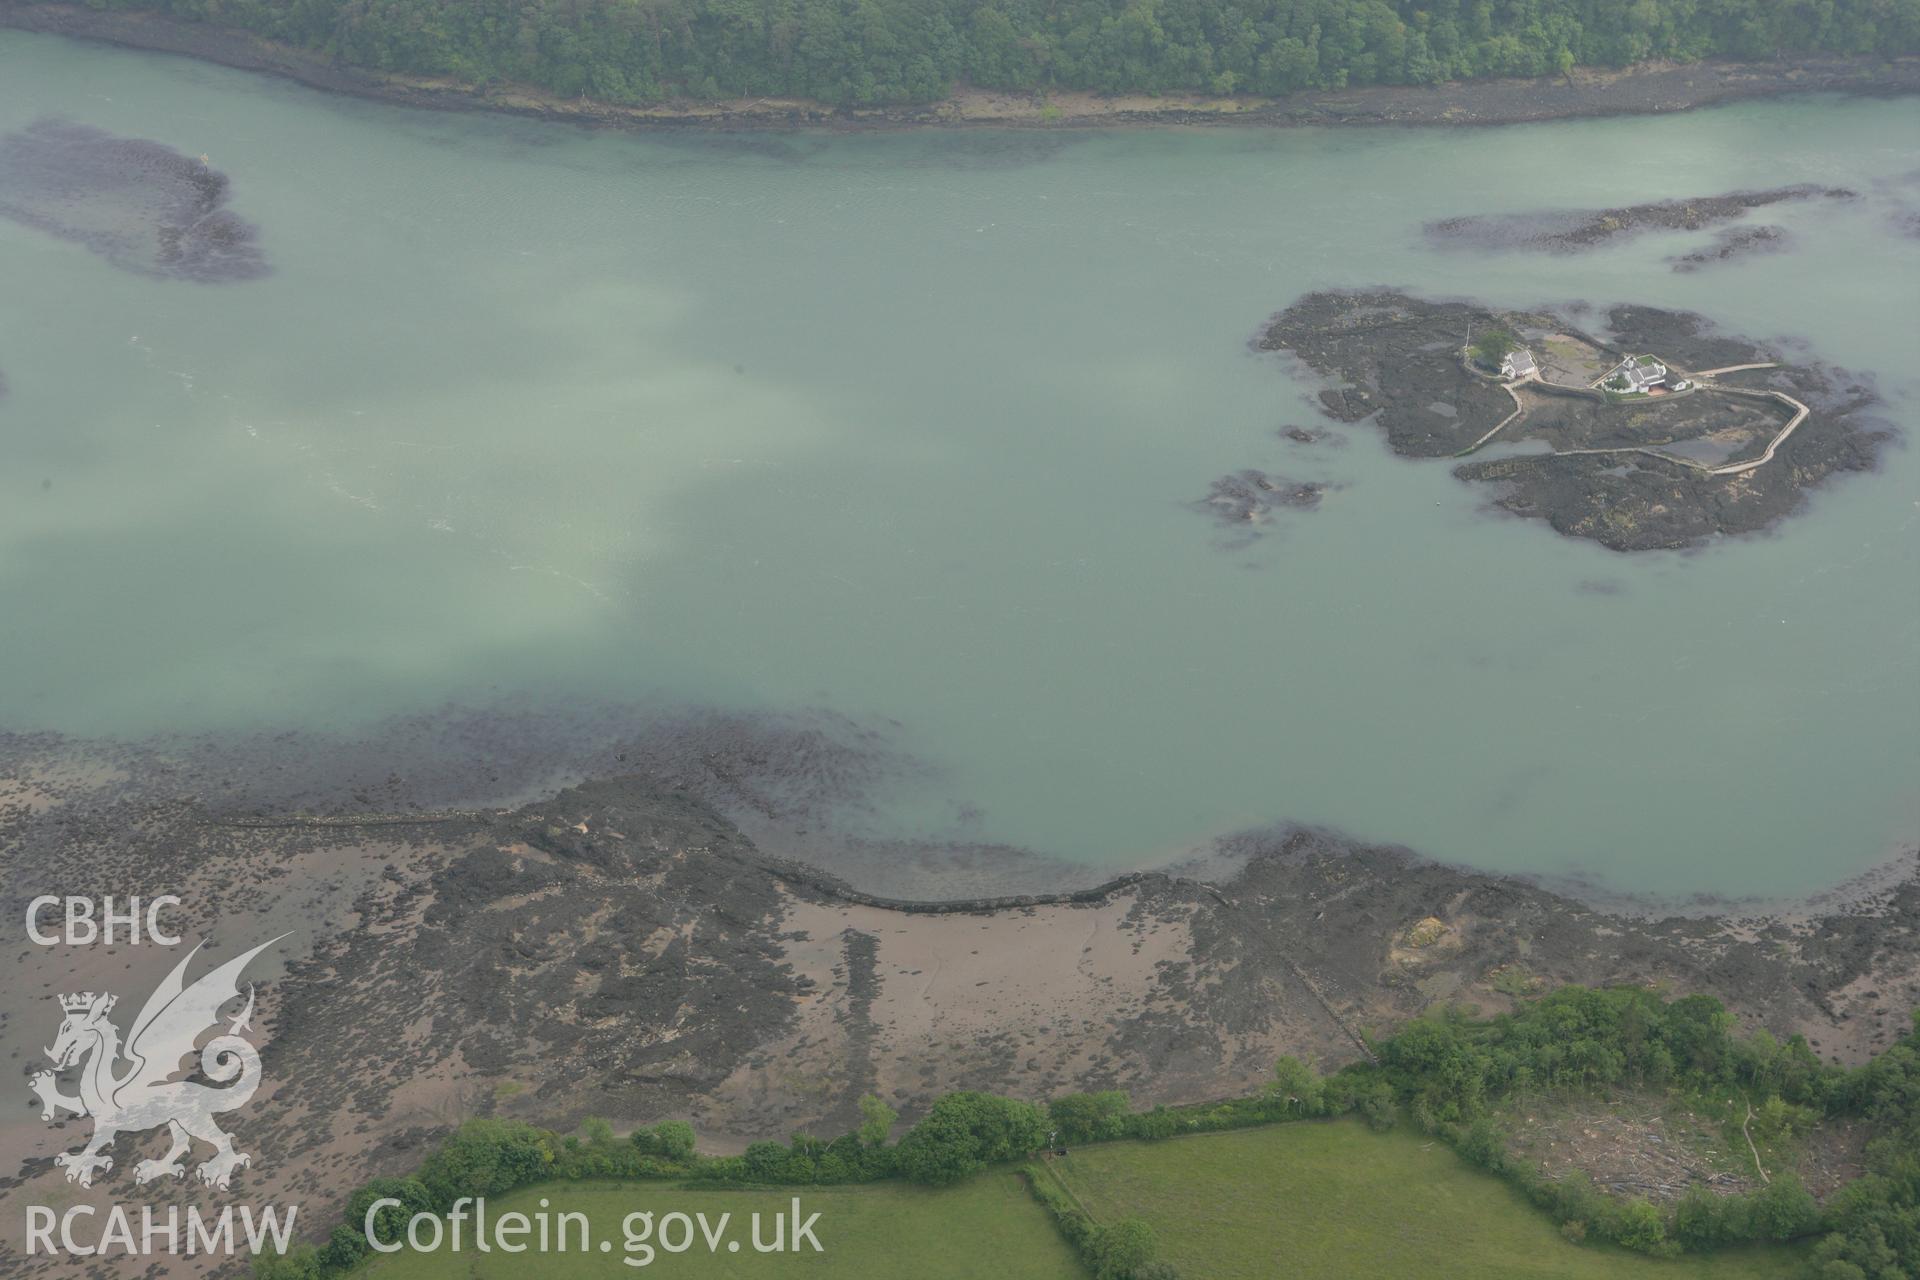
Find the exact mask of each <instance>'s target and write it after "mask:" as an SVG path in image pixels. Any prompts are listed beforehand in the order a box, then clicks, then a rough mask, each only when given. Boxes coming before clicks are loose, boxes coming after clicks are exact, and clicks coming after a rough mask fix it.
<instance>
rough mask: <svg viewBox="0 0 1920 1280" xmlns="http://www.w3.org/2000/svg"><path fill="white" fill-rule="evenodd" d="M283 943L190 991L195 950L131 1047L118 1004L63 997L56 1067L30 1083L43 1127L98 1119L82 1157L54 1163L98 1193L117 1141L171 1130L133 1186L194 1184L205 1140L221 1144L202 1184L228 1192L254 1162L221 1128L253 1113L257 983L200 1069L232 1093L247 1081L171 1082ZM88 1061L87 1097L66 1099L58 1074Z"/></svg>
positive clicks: (149, 1010) (163, 987) (145, 1012)
mask: <svg viewBox="0 0 1920 1280" xmlns="http://www.w3.org/2000/svg"><path fill="white" fill-rule="evenodd" d="M285 936H287V935H285V934H282V935H281V937H285ZM278 941H280V938H275V939H273V940H272V941H271V942H263V943H261V944H260V945H259V946H257V947H255V948H254V949H253V950H251V951H249V952H247V953H246V954H245V955H243V956H240V957H239V958H237V959H234V960H229V961H227V963H225V964H223V965H221V966H220V967H219V968H218V969H215V970H214V971H213V972H212V973H209V974H207V975H206V976H205V977H203V978H201V979H200V980H199V981H197V982H195V983H194V984H193V985H192V986H186V985H185V982H184V976H185V974H186V971H187V964H188V962H189V961H191V960H192V959H193V957H194V956H195V955H198V954H199V952H200V948H199V947H197V946H196V947H195V948H194V949H193V950H192V951H191V952H189V953H188V954H187V958H186V959H185V960H182V961H181V962H180V963H179V964H177V965H175V966H174V969H173V972H172V973H170V974H168V975H167V976H166V978H165V980H164V981H162V982H161V983H160V985H159V986H158V987H156V988H155V989H154V992H153V994H152V995H151V996H149V997H147V1003H146V1004H145V1006H143V1007H142V1008H141V1010H140V1016H139V1017H137V1018H135V1019H134V1020H133V1030H132V1031H131V1032H130V1033H129V1034H128V1036H127V1040H126V1046H125V1048H124V1049H123V1048H122V1047H121V1043H120V1031H119V1029H118V1028H117V1027H115V1026H114V1025H113V1024H112V1023H111V1022H109V1021H107V1014H109V1013H111V1012H112V1011H113V1006H114V1004H115V1003H116V1000H117V997H114V996H111V995H107V994H105V993H104V992H103V993H101V994H99V995H95V994H94V993H93V992H91V991H87V992H83V993H81V994H79V995H65V996H61V997H60V1009H61V1012H62V1013H64V1014H65V1015H66V1017H65V1020H64V1021H62V1022H61V1024H60V1034H59V1036H57V1037H56V1038H55V1039H54V1042H53V1047H52V1048H51V1049H48V1050H47V1056H48V1057H49V1058H51V1059H53V1063H54V1068H53V1070H52V1071H39V1072H36V1073H35V1074H34V1076H33V1078H32V1080H31V1082H30V1083H31V1084H32V1087H33V1091H34V1092H35V1093H37V1094H39V1095H40V1118H41V1119H42V1120H51V1119H53V1118H54V1116H56V1115H57V1114H59V1113H60V1112H61V1111H71V1112H73V1113H74V1114H75V1115H80V1116H91V1117H93V1140H92V1141H90V1142H88V1143H87V1145H86V1147H85V1148H84V1149H82V1150H80V1151H71V1152H66V1153H63V1154H61V1155H57V1156H55V1157H54V1158H53V1161H54V1163H55V1164H57V1165H60V1166H62V1167H63V1168H65V1169H66V1171H67V1181H68V1182H77V1183H79V1184H80V1185H81V1186H83V1187H86V1186H91V1185H92V1184H93V1175H94V1173H95V1172H96V1171H98V1172H101V1173H105V1172H107V1171H109V1170H111V1169H112V1168H113V1157H111V1156H107V1155H102V1154H101V1153H102V1152H103V1151H105V1150H106V1149H107V1148H108V1147H110V1146H112V1145H113V1140H114V1137H115V1136H116V1135H118V1134H121V1133H141V1132H144V1131H146V1130H148V1129H158V1128H159V1127H160V1126H161V1125H165V1126H167V1128H168V1130H169V1131H170V1133H171V1135H172V1138H173V1146H172V1148H171V1149H169V1150H168V1152H167V1154H166V1155H165V1156H163V1157H161V1158H160V1159H158V1160H142V1161H141V1162H140V1163H139V1164H137V1165H135V1166H134V1170H133V1180H134V1181H135V1182H140V1183H145V1182H151V1181H153V1180H154V1179H155V1178H158V1177H160V1176H162V1175H166V1176H168V1177H174V1178H183V1177H185V1176H186V1173H187V1169H186V1166H185V1165H184V1164H182V1163H181V1161H180V1157H181V1156H183V1155H185V1154H187V1152H188V1150H189V1149H190V1148H191V1147H192V1146H193V1139H195V1138H198V1139H199V1140H200V1141H202V1142H206V1143H210V1144H212V1146H213V1148H214V1154H213V1156H212V1158H210V1159H209V1160H207V1161H206V1162H205V1163H204V1164H202V1165H200V1167H199V1168H198V1169H196V1170H195V1172H196V1173H197V1174H198V1175H199V1177H200V1180H201V1181H202V1182H205V1183H207V1184H208V1185H210V1186H214V1187H218V1188H220V1189H221V1190H222V1191H224V1190H226V1189H227V1184H228V1182H229V1181H230V1180H231V1179H232V1177H233V1172H234V1170H236V1169H238V1168H240V1167H241V1166H242V1165H245V1164H248V1163H249V1162H250V1161H251V1160H252V1157H251V1156H248V1155H245V1154H243V1153H241V1152H238V1151H235V1150H234V1149H233V1139H232V1138H230V1137H228V1136H227V1135H226V1134H225V1133H224V1132H222V1131H221V1129H220V1127H219V1126H218V1125H216V1124H214V1122H213V1117H214V1116H215V1115H216V1114H219V1113H221V1112H227V1111H234V1110H237V1109H238V1108H240V1107H243V1106H245V1105H246V1104H247V1101H248V1100H249V1099H251V1098H252V1097H253V1094H254V1090H256V1089H258V1088H259V1087H260V1053H259V1051H258V1050H257V1049H255V1048H254V1047H253V1045H252V1044H250V1043H249V1042H247V1041H246V1040H243V1039H241V1037H240V1032H242V1031H247V1030H250V1029H251V1028H250V1027H249V1025H248V1023H249V1021H250V1020H251V1019H252V1017H253V986H252V984H248V986H247V1007H246V1008H245V1009H243V1010H241V1012H240V1015H239V1016H238V1017H236V1018H234V1019H233V1020H232V1021H231V1022H230V1023H229V1024H228V1026H227V1033H226V1034H225V1035H218V1036H215V1037H214V1038H213V1039H211V1040H209V1041H208V1042H207V1044H206V1047H205V1048H203V1049H201V1050H200V1069H201V1070H202V1071H203V1072H205V1073H206V1076H207V1078H208V1079H209V1080H212V1081H213V1082H214V1083H215V1084H221V1085H224V1084H228V1082H229V1081H233V1080H234V1079H235V1077H238V1083H235V1084H232V1085H231V1086H230V1087H228V1088H224V1089H214V1088H209V1087H208V1086H206V1085H204V1084H198V1083H196V1082H194V1081H191V1080H172V1079H170V1077H172V1076H173V1075H174V1074H175V1073H176V1072H178V1071H179V1070H180V1060H181V1059H182V1058H184V1057H186V1056H187V1055H188V1054H190V1053H192V1052H193V1051H194V1041H195V1040H197V1039H199V1038H200V1035H201V1033H202V1032H204V1031H205V1030H207V1028H209V1027H211V1026H213V1025H215V1024H216V1023H218V1022H219V1021H220V1020H221V1019H220V1009H221V1007H222V1006H224V1005H225V1004H226V1003H227V1002H228V1001H230V1000H235V999H238V998H239V995H240V987H239V981H240V972H241V970H243V969H245V968H246V967H247V963H248V961H250V960H252V959H253V958H254V957H255V956H257V955H259V954H260V953H261V952H262V951H265V950H266V949H267V948H268V947H270V946H272V945H273V944H274V943H275V942H278ZM123 1058H124V1059H125V1061H126V1064H127V1065H126V1067H125V1069H124V1070H122V1069H121V1068H120V1062H121V1060H122V1059H123ZM83 1060H84V1061H85V1065H84V1066H82V1067H81V1071H80V1096H79V1097H77V1098H69V1097H67V1096H66V1095H65V1094H63V1093H61V1092H60V1089H59V1083H58V1079H57V1073H58V1072H61V1071H65V1070H66V1069H67V1068H69V1067H71V1066H73V1065H74V1064H76V1063H79V1062H82V1061H83Z"/></svg>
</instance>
